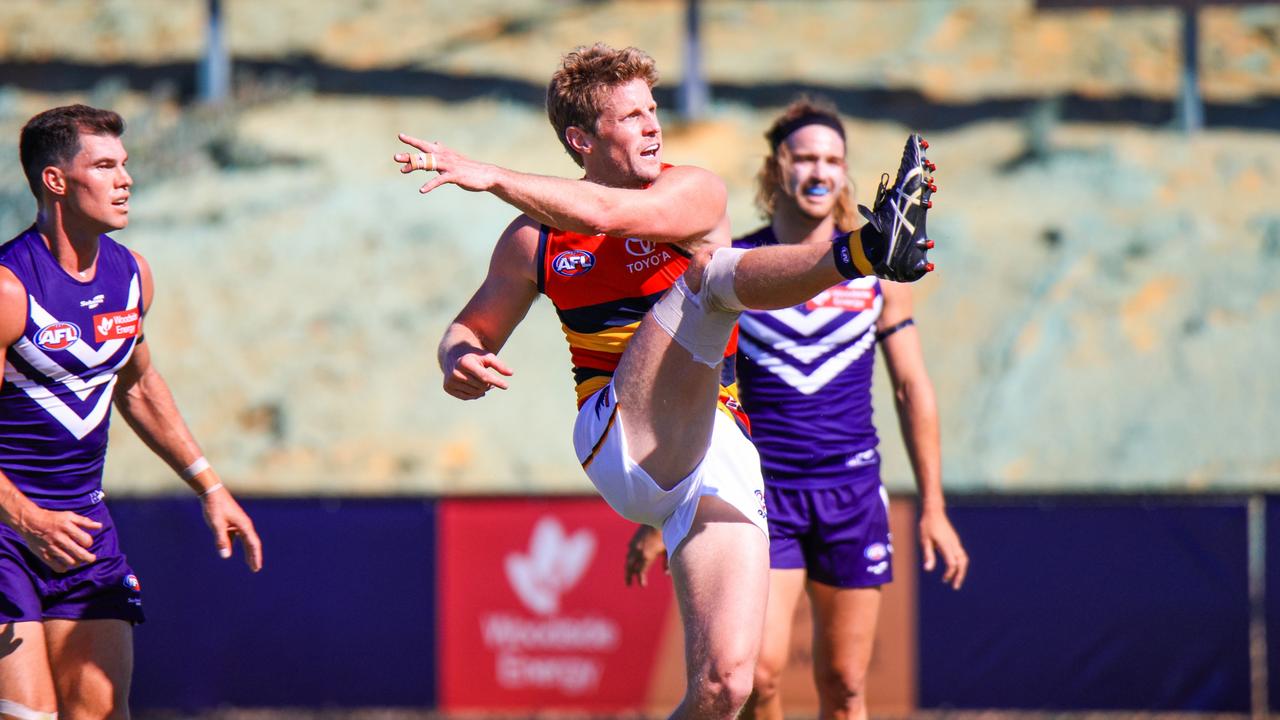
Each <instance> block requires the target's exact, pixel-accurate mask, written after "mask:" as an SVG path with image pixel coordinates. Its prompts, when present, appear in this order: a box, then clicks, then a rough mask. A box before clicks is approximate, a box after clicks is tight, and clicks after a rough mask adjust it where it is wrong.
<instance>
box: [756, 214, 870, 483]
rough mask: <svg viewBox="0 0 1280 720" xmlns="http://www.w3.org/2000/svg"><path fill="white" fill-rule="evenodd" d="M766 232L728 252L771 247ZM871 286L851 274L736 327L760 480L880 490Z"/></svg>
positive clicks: (773, 240)
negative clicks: (865, 484)
mask: <svg viewBox="0 0 1280 720" xmlns="http://www.w3.org/2000/svg"><path fill="white" fill-rule="evenodd" d="M777 242H778V241H777V238H776V237H774V234H773V230H772V229H771V228H769V227H768V226H766V227H764V228H762V229H760V230H757V231H756V232H754V233H752V234H750V235H747V236H746V237H743V238H739V239H737V240H734V242H733V245H734V247H739V248H753V247H760V246H763V245H774V244H777ZM883 304H884V301H883V297H882V296H881V293H880V281H879V280H877V279H876V278H874V277H868V278H858V279H856V280H849V281H847V282H844V283H841V284H839V285H836V286H834V287H832V288H830V289H828V290H826V291H824V292H822V293H820V294H818V295H817V296H816V297H814V298H813V299H812V300H810V301H809V302H807V303H804V304H802V305H796V306H795V307H791V308H785V309H782V310H769V311H763V310H748V311H746V312H744V313H742V316H741V318H740V319H739V321H738V327H739V337H738V359H737V365H738V382H739V387H740V389H741V395H742V402H743V406H744V407H745V408H746V411H747V413H748V415H749V416H750V417H751V426H752V440H753V441H754V442H755V445H756V448H757V449H759V451H760V457H761V459H762V463H763V466H764V476H765V480H766V482H767V483H768V484H770V485H772V486H776V487H793V488H800V487H806V488H821V487H831V486H835V485H840V484H844V483H848V482H850V480H852V479H854V478H858V477H867V478H869V479H871V480H873V481H874V482H875V483H876V485H878V484H879V474H878V466H879V456H878V455H877V453H876V445H877V444H878V442H879V440H878V438H877V436H876V431H875V427H873V425H872V422H871V371H872V366H873V365H874V362H875V349H876V320H877V319H879V317H880V310H881V308H882V307H883Z"/></svg>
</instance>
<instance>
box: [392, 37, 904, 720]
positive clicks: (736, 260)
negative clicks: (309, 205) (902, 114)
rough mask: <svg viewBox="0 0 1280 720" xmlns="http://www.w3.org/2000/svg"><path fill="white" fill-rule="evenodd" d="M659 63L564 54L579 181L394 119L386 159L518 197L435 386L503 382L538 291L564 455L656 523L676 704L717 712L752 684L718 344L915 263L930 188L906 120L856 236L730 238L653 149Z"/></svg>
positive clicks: (712, 206)
mask: <svg viewBox="0 0 1280 720" xmlns="http://www.w3.org/2000/svg"><path fill="white" fill-rule="evenodd" d="M656 80H657V74H656V71H655V69H654V64H653V60H652V58H650V57H649V56H648V55H646V54H645V53H643V52H641V51H639V50H636V49H635V48H627V49H625V50H621V51H617V50H613V49H612V48H609V47H606V46H604V45H596V46H594V47H590V48H579V49H578V50H577V51H575V52H572V53H569V54H568V55H566V56H565V58H564V60H563V62H562V64H561V66H560V68H559V69H558V70H557V71H556V73H555V74H554V75H553V77H552V80H551V83H550V86H549V88H548V91H547V111H548V115H549V116H550V120H551V123H552V126H553V127H554V128H555V131H556V135H557V137H558V139H559V141H560V142H561V144H563V145H564V147H565V149H566V151H568V152H569V154H570V156H572V157H573V158H574V160H575V161H576V162H577V163H578V165H580V166H581V167H582V168H583V170H584V175H583V178H582V179H581V180H568V179H563V178H553V177H546V176H539V175H530V174H525V173H519V172H516V171H513V170H509V169H507V168H503V167H499V166H495V165H489V164H486V163H480V162H476V161H474V160H471V159H469V158H467V157H465V156H463V155H461V154H459V153H458V152H456V151H454V150H452V149H450V148H448V147H446V146H445V145H443V144H441V143H439V142H427V141H423V140H418V139H416V138H412V137H409V136H406V135H401V140H402V141H403V142H405V143H406V144H408V145H410V146H412V147H413V148H414V150H415V152H412V153H409V152H405V153H399V154H397V155H396V156H395V158H394V159H395V161H396V162H398V163H401V171H402V172H413V171H417V170H424V171H427V172H436V173H438V175H436V176H433V177H431V178H430V179H429V180H428V181H427V182H426V184H425V185H423V186H422V188H421V192H424V193H425V192H430V191H431V190H433V189H435V188H437V187H439V186H440V185H442V184H445V183H452V184H455V185H457V186H459V187H462V188H464V189H467V190H473V191H483V192H489V193H492V194H493V195H495V196H497V197H499V198H500V199H502V200H504V201H505V202H507V203H509V204H511V205H513V206H514V207H516V208H517V209H519V210H520V211H521V213H522V214H521V215H520V216H519V217H517V218H516V219H515V220H514V221H513V222H512V223H511V225H509V226H508V228H507V230H506V231H505V232H504V233H503V234H502V236H501V237H500V238H499V239H498V243H497V246H496V247H495V249H494V253H493V258H492V260H491V262H490V265H489V271H488V275H487V276H486V277H485V279H484V281H483V283H482V284H481V286H480V288H479V289H478V290H477V291H476V293H475V294H474V295H473V296H472V298H471V300H470V301H469V302H468V303H467V305H466V307H464V308H463V310H462V311H461V313H459V315H458V316H457V318H456V319H455V320H454V321H453V323H452V324H451V325H450V327H449V328H448V329H447V330H446V331H445V335H444V337H443V338H442V340H441V342H440V348H439V359H440V366H441V369H442V370H443V372H444V388H445V390H446V392H448V393H450V394H451V395H454V396H455V397H458V398H461V399H467V400H470V399H476V398H479V397H482V396H484V395H485V394H486V393H487V392H488V391H489V390H490V389H492V388H495V387H496V388H505V387H507V381H506V379H505V377H506V376H510V375H511V369H510V368H509V367H508V366H507V365H506V363H505V362H504V361H502V360H499V359H498V357H497V352H498V351H499V350H500V349H501V348H502V346H503V344H504V343H505V342H506V340H507V338H508V337H510V335H511V332H512V331H513V330H514V329H515V327H516V325H518V324H519V323H520V321H521V320H523V319H524V317H525V315H526V313H527V312H528V309H529V307H530V305H531V304H532V303H533V301H534V300H535V299H536V298H537V297H538V295H539V294H540V293H544V294H546V295H548V297H549V298H550V299H551V301H552V303H553V304H554V305H555V307H556V311H557V314H558V315H559V317H560V320H561V322H562V325H563V330H564V333H565V337H566V339H567V340H568V342H569V346H570V356H571V358H572V362H573V366H574V368H573V370H574V379H575V383H576V384H577V390H578V405H579V411H578V418H577V421H576V423H575V426H574V433H573V440H574V448H575V450H576V452H577V455H578V459H579V461H580V462H581V464H582V466H583V469H584V470H585V471H586V473H587V476H588V477H589V478H590V479H591V481H592V482H593V484H594V485H595V486H596V488H597V489H598V490H599V491H600V493H601V495H602V496H603V497H604V499H605V500H606V501H607V502H608V503H609V504H610V505H611V506H612V507H613V508H614V509H615V510H616V511H617V512H618V513H619V514H621V515H622V516H624V517H627V518H630V519H632V520H635V521H637V522H642V523H645V524H649V525H653V526H655V527H661V528H662V532H663V535H664V537H665V538H666V542H667V545H668V547H669V548H670V550H671V553H670V563H671V570H672V575H673V577H674V581H675V591H676V597H677V600H678V603H679V606H680V610H681V619H682V621H683V623H684V631H685V640H686V642H685V647H686V680H687V690H686V694H685V697H684V699H683V701H682V702H681V705H680V707H679V708H677V710H676V713H675V715H676V716H677V717H724V718H729V717H734V716H735V715H736V714H737V712H738V711H739V709H740V708H741V706H742V705H743V703H744V702H745V701H746V699H747V697H748V696H749V694H750V691H751V685H752V671H753V668H754V666H755V659H756V655H757V653H758V651H759V647H760V632H761V629H762V626H763V620H764V609H765V601H766V597H767V593H768V543H767V535H766V533H767V529H766V522H765V508H764V502H763V500H764V495H763V485H762V480H761V476H760V468H759V457H758V456H757V455H756V453H755V450H754V448H752V446H751V443H750V442H749V440H748V439H747V436H746V435H745V433H744V427H743V419H742V418H741V416H740V414H739V413H736V412H734V410H735V406H736V404H737V403H736V400H735V399H734V398H733V396H732V392H731V389H729V388H725V387H723V386H722V385H721V383H720V379H721V376H720V372H721V368H722V365H723V358H724V354H725V348H726V346H727V345H728V344H729V342H730V338H731V335H732V333H733V331H734V328H735V327H736V324H737V318H738V314H739V312H740V311H741V310H742V309H743V308H744V307H748V306H750V307H785V306H790V305H792V304H794V303H796V302H800V301H803V300H804V299H805V298H808V297H811V296H812V295H813V294H814V293H815V292H818V291H820V290H821V289H822V288H825V287H829V286H830V285H832V284H833V283H835V282H838V281H839V280H841V279H842V278H844V277H855V276H861V275H864V274H871V273H873V272H876V273H889V274H900V275H901V276H903V277H904V278H907V279H916V278H919V277H921V276H923V275H924V274H925V272H927V260H926V259H925V257H924V251H925V240H924V238H923V234H922V233H923V223H922V222H919V221H921V220H923V214H924V204H925V203H926V202H927V201H928V198H927V194H926V193H927V192H928V191H927V188H926V187H925V186H924V184H923V183H922V174H921V172H920V168H921V165H920V163H921V161H922V160H923V158H922V156H921V155H920V151H919V148H920V145H919V143H918V142H917V140H916V138H914V137H913V138H912V139H911V140H910V141H908V145H907V152H906V153H905V157H904V167H910V168H911V171H910V173H909V174H907V175H904V176H903V177H904V178H905V180H904V182H903V183H900V184H899V187H898V189H900V190H903V191H904V192H903V193H902V195H901V198H900V199H899V200H897V201H895V202H896V203H897V204H896V205H894V204H892V203H886V205H885V206H884V207H883V208H881V209H880V211H879V214H878V215H876V217H877V220H876V223H875V224H874V225H868V226H867V227H866V228H865V229H864V230H863V231H862V232H861V233H854V234H853V235H852V236H850V235H845V236H842V237H840V238H837V239H836V240H835V242H831V241H830V239H828V242H827V243H826V244H825V245H823V246H819V245H806V246H800V245H795V246H788V247H771V248H761V249H759V250H752V251H742V250H735V249H733V248H730V247H728V245H729V241H730V232H729V225H728V219H727V216H726V193H725V188H724V184H723V183H722V182H721V181H720V179H719V178H717V177H716V176H714V175H712V174H711V173H709V172H707V171H705V170H702V169H700V168H695V167H691V166H667V165H664V164H663V162H662V159H661V150H662V128H661V125H660V124H659V122H658V116H657V106H656V104H655V103H654V100H653V94H652V87H653V85H654V83H655V82H656ZM899 216H901V217H909V218H912V219H913V222H915V223H916V224H915V225H914V226H913V228H912V229H908V228H907V226H906V225H904V224H903V223H902V222H900V221H899V220H898V218H899ZM915 231H919V233H920V234H916V232H915ZM872 258H874V259H875V261H874V262H873V261H872V260H871V259H872Z"/></svg>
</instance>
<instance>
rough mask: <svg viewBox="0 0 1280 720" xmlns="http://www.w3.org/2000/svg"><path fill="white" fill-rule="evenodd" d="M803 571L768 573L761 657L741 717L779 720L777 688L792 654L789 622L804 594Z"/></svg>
mask: <svg viewBox="0 0 1280 720" xmlns="http://www.w3.org/2000/svg"><path fill="white" fill-rule="evenodd" d="M804 583H805V570H804V568H784V569H781V570H770V571H769V604H768V607H767V608H766V609H765V616H764V638H763V641H762V642H761V643H760V657H759V658H758V659H757V660H756V672H755V682H754V683H753V684H752V689H751V699H750V700H748V701H747V705H746V707H744V708H743V709H742V716H743V717H745V718H753V719H754V720H781V719H782V718H783V717H784V716H783V714H782V695H781V693H780V690H781V688H780V687H779V685H780V681H781V679H782V671H783V670H784V669H786V667H787V657H788V655H790V654H791V622H792V619H793V618H794V617H795V614H796V603H797V602H798V601H799V600H800V593H802V592H804Z"/></svg>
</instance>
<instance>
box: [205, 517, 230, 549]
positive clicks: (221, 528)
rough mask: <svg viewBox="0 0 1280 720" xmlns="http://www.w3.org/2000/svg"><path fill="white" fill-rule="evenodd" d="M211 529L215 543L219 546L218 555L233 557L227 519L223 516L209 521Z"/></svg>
mask: <svg viewBox="0 0 1280 720" xmlns="http://www.w3.org/2000/svg"><path fill="white" fill-rule="evenodd" d="M209 529H210V530H212V531H213V544H214V546H215V547H217V548H218V557H220V558H222V559H223V560H226V559H227V558H229V557H231V536H230V533H228V532H227V529H228V528H227V521H226V520H225V519H223V518H221V517H217V518H213V519H211V520H210V521H209Z"/></svg>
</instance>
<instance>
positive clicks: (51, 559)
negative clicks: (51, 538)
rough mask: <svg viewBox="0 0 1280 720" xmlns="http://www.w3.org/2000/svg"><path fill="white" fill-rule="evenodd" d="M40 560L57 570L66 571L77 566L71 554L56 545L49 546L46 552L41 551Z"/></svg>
mask: <svg viewBox="0 0 1280 720" xmlns="http://www.w3.org/2000/svg"><path fill="white" fill-rule="evenodd" d="M40 560H41V561H43V562H44V564H45V565H48V566H49V567H51V568H53V569H54V570H55V571H57V572H66V571H68V570H70V569H71V568H73V567H75V564H76V563H75V561H74V560H72V559H71V556H70V555H68V554H66V553H65V552H63V551H61V550H59V549H58V548H57V546H54V545H50V546H48V547H47V548H45V550H44V552H42V553H40Z"/></svg>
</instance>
